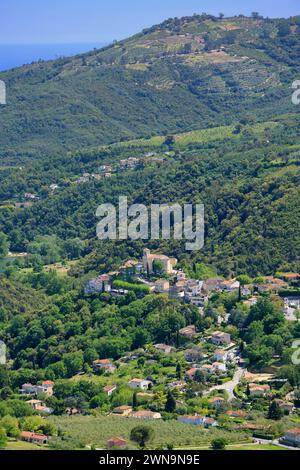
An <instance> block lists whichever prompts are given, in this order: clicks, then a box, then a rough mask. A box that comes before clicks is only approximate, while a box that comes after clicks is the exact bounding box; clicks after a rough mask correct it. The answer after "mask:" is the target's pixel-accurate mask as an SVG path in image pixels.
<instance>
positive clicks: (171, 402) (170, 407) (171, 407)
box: [165, 390, 176, 413]
mask: <svg viewBox="0 0 300 470" xmlns="http://www.w3.org/2000/svg"><path fill="white" fill-rule="evenodd" d="M175 409H176V401H175V398H174V397H173V395H172V392H171V391H170V390H169V391H168V395H167V401H166V406H165V411H166V412H167V413H173V412H174V411H175Z"/></svg>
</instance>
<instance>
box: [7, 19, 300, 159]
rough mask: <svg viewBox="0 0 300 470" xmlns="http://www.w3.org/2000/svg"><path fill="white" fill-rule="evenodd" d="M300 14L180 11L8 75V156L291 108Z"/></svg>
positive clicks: (232, 120) (52, 152) (179, 129)
mask: <svg viewBox="0 0 300 470" xmlns="http://www.w3.org/2000/svg"><path fill="white" fill-rule="evenodd" d="M299 22H300V19H299V17H294V18H291V19H289V20H277V19H276V20H269V19H263V18H246V17H236V18H225V19H224V18H215V17H213V16H209V15H199V16H197V15H195V16H194V17H186V18H181V19H177V18H175V19H171V20H167V21H166V22H164V23H162V24H160V25H157V26H154V27H152V28H150V29H147V30H145V31H143V32H142V33H140V34H137V35H135V36H133V37H131V38H129V39H127V40H124V41H121V42H117V43H115V44H112V45H111V46H109V47H106V48H104V49H101V50H94V51H91V52H90V53H88V54H84V55H78V56H76V57H73V58H67V59H66V58H62V59H59V60H56V61H50V62H38V63H33V64H31V65H27V66H24V67H21V68H18V69H14V70H11V71H9V72H5V73H1V74H0V79H1V80H4V81H5V82H6V85H7V94H8V96H7V105H6V106H5V107H1V110H0V127H1V135H0V158H1V161H2V162H10V161H16V160H17V161H20V159H22V158H24V157H31V158H32V157H34V158H39V157H41V156H42V155H44V154H46V155H51V156H53V155H55V154H63V153H64V152H65V151H66V150H75V149H78V147H82V146H84V147H87V146H91V145H101V144H105V143H111V142H116V141H119V140H121V139H123V140H124V139H132V138H136V137H147V138H148V137H151V136H153V135H157V134H163V133H164V132H166V133H168V132H173V133H174V132H184V131H190V130H192V129H201V128H207V127H212V126H216V125H231V124H235V123H236V122H238V121H239V120H241V119H243V118H245V116H246V117H249V116H252V117H255V118H257V117H260V118H263V117H264V118H265V119H266V118H269V117H271V116H273V115H274V109H276V111H277V112H281V113H282V112H286V111H288V110H289V108H290V95H291V89H290V87H291V83H292V81H293V80H294V79H295V78H296V77H297V76H299V73H300V69H299V53H300V52H299V45H300V34H299V31H300V27H299Z"/></svg>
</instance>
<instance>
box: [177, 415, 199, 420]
mask: <svg viewBox="0 0 300 470" xmlns="http://www.w3.org/2000/svg"><path fill="white" fill-rule="evenodd" d="M178 418H182V419H188V420H189V421H199V419H203V416H195V415H183V416H178Z"/></svg>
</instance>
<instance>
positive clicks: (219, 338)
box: [211, 331, 231, 345]
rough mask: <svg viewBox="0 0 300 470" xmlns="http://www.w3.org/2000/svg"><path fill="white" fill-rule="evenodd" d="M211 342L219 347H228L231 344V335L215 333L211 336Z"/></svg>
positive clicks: (220, 332)
mask: <svg viewBox="0 0 300 470" xmlns="http://www.w3.org/2000/svg"><path fill="white" fill-rule="evenodd" d="M211 342H212V343H213V344H217V345H226V344H227V345H228V344H230V343H231V337H230V334H229V333H224V332H223V331H215V332H214V333H213V334H212V335H211Z"/></svg>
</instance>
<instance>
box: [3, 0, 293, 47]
mask: <svg viewBox="0 0 300 470" xmlns="http://www.w3.org/2000/svg"><path fill="white" fill-rule="evenodd" d="M252 11H258V12H260V13H261V14H263V15H264V16H270V17H276V16H285V17H287V16H291V15H296V14H300V5H299V0H284V1H282V0H263V1H261V0H248V1H244V2H242V1H241V0H214V1H212V0H203V1H201V0H150V1H146V0H110V1H106V0H1V7H0V13H1V26H0V44H51V43H52V44H53V43H73V42H75V43H81V42H94V41H96V42H101V41H105V42H106V41H111V40H113V39H121V38H125V37H127V36H129V35H131V34H134V33H135V32H138V31H140V30H141V29H143V28H145V27H147V26H151V25H153V24H156V23H159V22H161V21H162V20H163V19H166V18H169V17H172V16H183V15H191V14H193V13H194V12H197V13H201V12H207V13H213V14H218V13H219V12H223V13H225V14H226V15H227V16H229V15H233V14H239V13H244V14H250V13H251V12H252Z"/></svg>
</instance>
